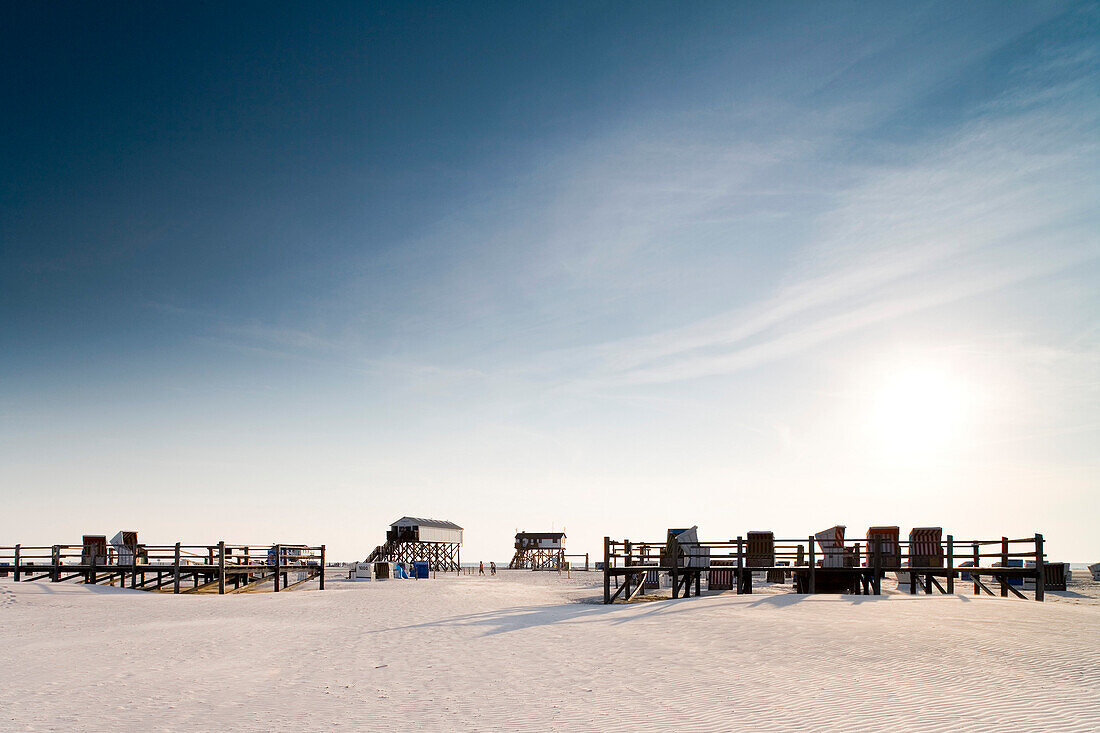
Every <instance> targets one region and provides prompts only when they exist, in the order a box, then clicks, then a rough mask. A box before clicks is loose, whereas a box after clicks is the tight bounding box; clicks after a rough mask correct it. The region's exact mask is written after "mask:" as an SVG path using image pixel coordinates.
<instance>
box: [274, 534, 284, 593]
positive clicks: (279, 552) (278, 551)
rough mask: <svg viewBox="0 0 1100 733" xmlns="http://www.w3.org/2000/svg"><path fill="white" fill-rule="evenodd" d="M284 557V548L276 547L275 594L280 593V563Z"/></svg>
mask: <svg viewBox="0 0 1100 733" xmlns="http://www.w3.org/2000/svg"><path fill="white" fill-rule="evenodd" d="M282 556H283V546H282V545H275V592H276V593H278V592H279V561H280V559H281V558H282Z"/></svg>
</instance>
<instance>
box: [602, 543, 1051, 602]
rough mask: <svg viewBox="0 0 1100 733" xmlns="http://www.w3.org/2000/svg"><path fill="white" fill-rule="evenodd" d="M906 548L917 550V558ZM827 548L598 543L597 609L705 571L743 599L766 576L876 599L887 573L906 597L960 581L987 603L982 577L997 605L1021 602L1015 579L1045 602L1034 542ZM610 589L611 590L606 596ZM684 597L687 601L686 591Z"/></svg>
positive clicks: (806, 588) (1040, 557)
mask: <svg viewBox="0 0 1100 733" xmlns="http://www.w3.org/2000/svg"><path fill="white" fill-rule="evenodd" d="M914 544H916V545H919V552H918V551H916V550H918V548H915V547H913V546H912V545H914ZM830 545H831V546H824V547H823V546H821V542H820V541H819V540H818V539H817V537H816V536H814V535H809V536H807V537H806V538H805V539H775V540H774V541H773V544H772V545H771V546H770V547H765V548H763V551H761V548H760V546H754V547H753V548H751V551H750V547H749V543H748V540H747V539H746V538H745V537H744V536H742V537H737V538H735V539H730V540H717V541H701V542H698V543H693V544H688V545H686V546H684V547H683V553H682V554H683V556H682V557H681V556H679V554H678V555H677V556H676V557H672V556H669V555H667V554H666V552H665V549H666V543H665V542H638V541H631V540H622V541H619V540H612V539H611V538H610V537H605V538H604V562H603V570H604V602H605V603H611V602H612V601H613V600H615V599H616V598H617V597H619V596H620V595H622V596H624V598H626V599H630V598H633V597H635V596H637V595H639V594H644V593H645V590H646V587H645V585H646V584H645V580H644V577H645V575H646V574H648V573H653V572H657V573H668V574H669V575H670V576H671V577H672V580H673V593H674V596H675V595H676V593H677V591H678V590H679V589H680V588H679V582H681V581H683V582H685V583H687V582H690V581H693V582H694V583H695V585H696V591H697V592H698V590H699V586H700V582H701V574H702V572H711V571H717V572H727V573H728V572H732V573H733V574H734V576H735V577H736V578H737V584H736V588H737V592H738V593H743V592H749V593H751V592H752V590H751V588H752V586H751V582H752V575H751V574H752V572H753V571H756V572H760V571H769V570H771V571H783V572H785V573H791V574H794V575H795V579H796V588H798V589H800V590H802V592H808V593H814V592H817V591H818V590H820V589H819V587H818V586H819V582H818V581H819V580H820V579H822V578H825V577H834V576H847V577H848V578H849V579H850V580H851V582H852V587H853V588H854V587H856V585H855V584H856V583H859V584H860V585H861V587H862V588H863V589H864V592H867V593H874V594H880V593H881V592H882V590H881V580H882V577H883V575H884V574H885V573H886V572H893V573H898V574H899V575H902V576H905V577H906V578H908V580H909V582H907V583H905V585H907V586H908V587H909V589H910V592H911V593H916V592H917V587H918V583H919V584H920V586H921V587H923V588H924V590H925V591H926V592H928V593H931V592H932V588H933V587H935V588H937V589H939V590H940V591H941V592H943V593H954V592H955V583H956V581H958V580H959V579H960V578H961V576H963V575H966V576H968V577H969V581H967V582H969V583H972V584H973V588H974V593H975V594H976V595H977V594H980V593H981V592H982V591H985V592H986V593H989V594H990V595H995V594H994V593H993V591H992V590H990V588H989V587H988V586H987V585H986V584H985V583H984V582H982V578H983V577H986V578H991V579H992V581H995V582H996V583H997V584H998V585H999V586H1000V587H999V591H1000V595H1001V596H1004V597H1007V596H1008V595H1009V594H1010V593H1011V594H1013V595H1016V596H1018V597H1020V598H1023V597H1024V596H1023V594H1022V593H1020V591H1019V590H1017V589H1016V588H1015V587H1014V586H1013V585H1012V580H1013V579H1016V578H1020V579H1032V580H1034V583H1035V585H1034V592H1035V600H1037V601H1042V600H1043V599H1044V596H1045V587H1044V579H1045V573H1044V565H1045V561H1046V556H1045V553H1044V550H1043V536H1042V535H1041V534H1036V535H1034V536H1032V537H1023V538H1016V539H1010V538H1008V537H1001V538H1000V539H996V540H956V539H955V538H954V537H953V536H952V535H947V537H946V538H945V539H944V540H942V541H941V542H939V543H938V546H937V545H936V544H935V543H932V544H929V543H928V542H920V543H910V542H909V541H908V540H898V541H895V540H892V539H882V538H876V539H875V540H873V541H868V540H844V541H842V542H839V543H837V542H832V543H830ZM876 545H877V546H876ZM929 549H932V551H931V552H929V551H928V550H929ZM1017 562H1018V565H1016V564H1015V563H1017ZM620 579H621V580H622V584H620V583H619V581H620ZM939 579H944V580H945V584H944V585H941V584H940V582H939ZM613 581H614V582H615V585H616V588H617V590H616V591H615V592H614V593H612V590H611V585H612V582H613ZM845 582H847V581H845ZM624 586H625V587H624ZM632 586H633V591H632V590H631V587H632ZM945 586H946V587H945ZM685 590H686V592H687V593H690V589H689V588H685ZM853 592H859V591H853Z"/></svg>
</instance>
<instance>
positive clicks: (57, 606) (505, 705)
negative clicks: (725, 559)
mask: <svg viewBox="0 0 1100 733" xmlns="http://www.w3.org/2000/svg"><path fill="white" fill-rule="evenodd" d="M1086 576H1087V573H1085V572H1083V571H1075V573H1074V582H1073V584H1072V585H1071V589H1070V590H1069V591H1066V592H1061V593H1059V592H1051V593H1049V594H1048V596H1047V597H1048V602H1046V603H1036V602H1034V601H1030V600H1029V601H1021V600H1017V599H1001V598H988V597H983V598H975V597H972V596H966V595H961V594H960V595H955V596H932V597H924V596H918V597H909V596H906V595H902V594H897V593H891V594H888V595H885V596H882V597H868V596H825V595H817V596H800V595H794V594H791V593H789V592H788V591H787V589H781V588H778V587H768V586H765V587H763V588H761V589H759V590H758V592H757V593H754V594H753V595H743V596H738V595H736V594H732V593H723V594H719V595H713V596H707V595H704V596H703V597H701V598H689V599H680V600H676V601H672V600H662V601H648V602H641V603H632V604H629V605H614V606H604V605H601V604H599V603H597V602H596V601H597V599H598V596H599V585H600V582H601V576H600V574H598V573H595V572H592V573H573V574H572V575H571V576H569V577H567V576H565V575H559V574H557V573H532V572H526V571H514V572H508V571H503V572H501V573H500V574H498V575H497V576H496V577H477V576H461V577H459V576H454V575H450V576H447V577H443V576H440V577H437V578H436V579H433V580H427V581H424V580H420V581H411V580H410V581H386V582H378V581H375V582H359V583H355V582H346V581H342V580H341V579H340V576H339V575H338V574H337V573H332V574H330V581H329V589H327V590H325V591H324V592H316V591H308V590H307V591H296V592H291V593H282V594H279V595H275V594H270V593H266V594H254V595H244V596H221V597H219V596H172V595H161V594H155V593H143V592H140V591H126V590H117V589H113V588H104V587H85V586H81V585H75V584H68V583H62V584H51V583H43V582H36V583H23V584H18V585H17V584H15V583H13V582H11V580H10V578H9V579H6V580H0V624H2V626H3V628H4V629H5V641H4V644H3V646H2V647H0V668H2V669H3V670H5V673H4V684H3V685H0V710H3V714H2V716H3V717H2V719H0V728H2V729H4V730H12V731H104V730H111V731H118V732H125V731H146V730H158V731H161V730H163V731H175V730H180V731H182V730H210V729H217V730H222V731H272V730H279V731H290V730H349V731H374V730H378V731H381V730H397V729H401V730H431V731H447V730H499V731H511V730H527V729H532V728H535V729H540V730H552V731H576V730H605V731H632V730H642V729H657V728H663V727H667V726H676V727H677V728H679V729H681V730H693V731H695V730H698V731H726V730H756V731H789V730H818V731H834V730H835V731H841V730H848V731H851V730H895V731H909V730H911V731H992V730H997V731H1037V730H1044V731H1092V730H1096V729H1097V728H1098V727H1100V697H1098V696H1097V695H1096V690H1097V686H1098V685H1100V665H1098V664H1097V658H1098V652H1100V587H1098V584H1096V583H1094V582H1092V581H1091V579H1090V580H1085V577H1086Z"/></svg>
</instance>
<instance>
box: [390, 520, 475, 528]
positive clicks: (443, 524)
mask: <svg viewBox="0 0 1100 733" xmlns="http://www.w3.org/2000/svg"><path fill="white" fill-rule="evenodd" d="M402 523H405V524H408V525H412V526H416V527H439V528H441V529H462V527H459V526H458V525H457V524H455V523H454V522H448V521H447V520H445V519H423V518H422V517H401V518H400V519H398V520H395V521H394V522H391V523H390V526H391V527H392V526H395V525H398V524H402Z"/></svg>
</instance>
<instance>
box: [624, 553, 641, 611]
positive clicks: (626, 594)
mask: <svg viewBox="0 0 1100 733" xmlns="http://www.w3.org/2000/svg"><path fill="white" fill-rule="evenodd" d="M633 553H634V547H633V545H631V544H630V540H623V554H624V555H626V561H625V564H626V567H630V563H631V561H633V559H634V558H632V557H631V555H632V554H633ZM633 577H634V576H633V575H631V574H630V573H627V574H626V576H625V577H624V579H623V580H624V582H625V583H626V590H624V591H623V598H625V599H627V600H628V601H629V600H630V580H631V578H633ZM642 585H643V586H644V585H645V580H644V579H643V580H642Z"/></svg>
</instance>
